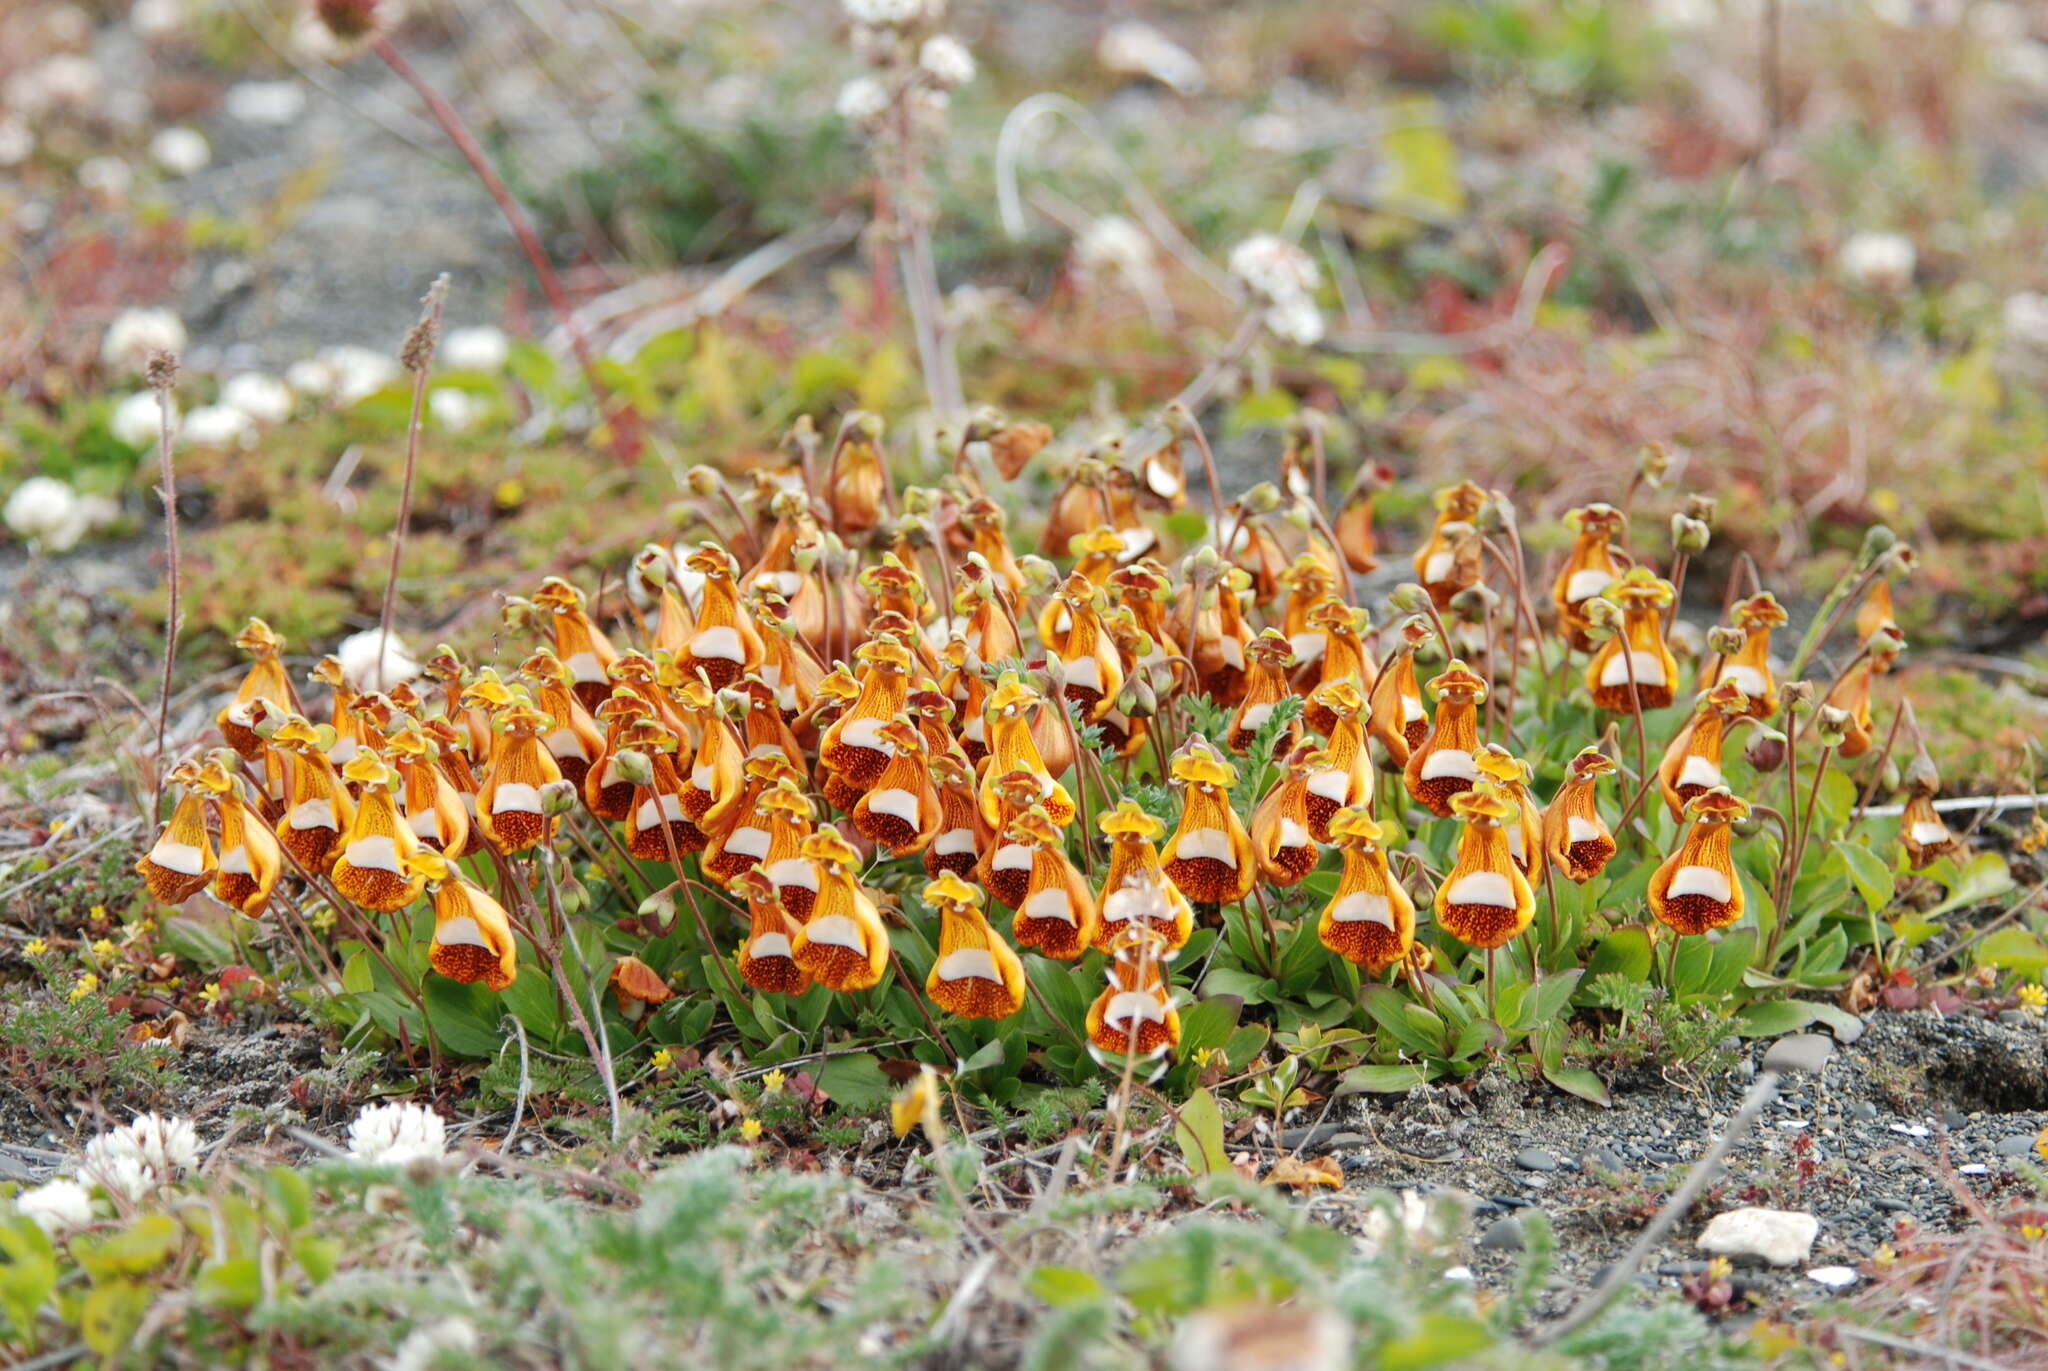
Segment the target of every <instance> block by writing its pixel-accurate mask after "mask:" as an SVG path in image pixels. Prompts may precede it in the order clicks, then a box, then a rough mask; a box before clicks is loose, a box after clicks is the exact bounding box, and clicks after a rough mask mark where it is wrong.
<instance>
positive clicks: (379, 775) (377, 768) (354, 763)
mask: <svg viewBox="0 0 2048 1371" xmlns="http://www.w3.org/2000/svg"><path fill="white" fill-rule="evenodd" d="M341 774H342V775H343V776H345V777H347V778H348V779H349V780H351V781H357V782H360V783H361V784H363V785H372V786H380V787H386V788H388V787H390V786H392V785H395V784H397V782H398V773H397V772H395V771H393V770H392V769H391V768H390V767H388V766H386V765H385V764H384V759H383V758H382V757H380V756H378V755H377V753H376V752H375V751H373V750H372V749H370V748H367V747H366V748H362V749H360V750H359V751H358V752H357V753H356V755H355V756H353V757H351V758H349V759H348V764H347V765H346V766H344V767H342V769H341Z"/></svg>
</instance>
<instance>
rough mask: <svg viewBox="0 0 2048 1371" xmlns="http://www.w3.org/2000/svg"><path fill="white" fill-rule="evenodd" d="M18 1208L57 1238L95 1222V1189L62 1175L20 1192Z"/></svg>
mask: <svg viewBox="0 0 2048 1371" xmlns="http://www.w3.org/2000/svg"><path fill="white" fill-rule="evenodd" d="M14 1208H15V1211H16V1212H17V1213H19V1214H22V1215H23V1216H25V1217H27V1218H31V1219H34V1220H35V1221H36V1224H37V1225H38V1226H39V1227H40V1228H41V1229H42V1230H43V1231H44V1232H45V1233H48V1234H49V1235H50V1236H51V1237H53V1238H54V1237H57V1236H59V1235H61V1234H64V1233H68V1232H70V1231H71V1230H72V1229H74V1228H83V1227H85V1226H86V1225H87V1224H89V1223H91V1222H92V1192H91V1191H90V1190H87V1189H86V1188H85V1187H84V1186H82V1185H80V1184H79V1183H78V1182H77V1181H74V1180H67V1179H65V1178H63V1177H59V1178H58V1179H56V1180H53V1181H45V1182H43V1183H42V1184H41V1185H39V1186H36V1187H35V1188H34V1189H32V1190H24V1191H22V1192H21V1193H20V1194H19V1195H16V1196H15V1197H14Z"/></svg>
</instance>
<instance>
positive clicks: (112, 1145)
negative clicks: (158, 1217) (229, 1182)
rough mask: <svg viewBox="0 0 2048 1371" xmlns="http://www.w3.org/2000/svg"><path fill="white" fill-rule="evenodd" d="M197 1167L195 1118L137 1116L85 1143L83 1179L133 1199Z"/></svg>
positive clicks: (81, 1167)
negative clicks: (193, 1125) (129, 1121)
mask: <svg viewBox="0 0 2048 1371" xmlns="http://www.w3.org/2000/svg"><path fill="white" fill-rule="evenodd" d="M198 1164H199V1135H198V1133H196V1132H195V1131H194V1130H193V1127H192V1123H191V1120H189V1119H179V1118H166V1117H164V1116H163V1115H160V1114H154V1113H151V1114H138V1115H136V1116H135V1119H134V1121H133V1122H131V1123H129V1124H127V1125H126V1126H125V1127H121V1128H116V1129H112V1130H110V1131H109V1132H106V1133H102V1134H101V1135H100V1136H99V1137H97V1138H94V1139H93V1140H92V1141H91V1142H89V1143H87V1144H86V1145H85V1161H84V1163H83V1164H82V1165H81V1166H80V1167H79V1175H80V1176H81V1177H83V1178H84V1179H85V1180H87V1181H91V1182H93V1183H95V1184H97V1185H100V1186H102V1187H104V1188H105V1190H106V1192H107V1193H108V1194H109V1195H116V1196H119V1197H121V1198H123V1199H126V1200H130V1201H134V1200H139V1199H141V1198H142V1197H143V1196H144V1195H146V1194H148V1193H149V1192H150V1191H152V1190H155V1189H157V1188H159V1187H161V1186H165V1185H169V1184H170V1183H171V1182H172V1181H175V1180H176V1179H177V1178H178V1173H179V1172H181V1171H189V1170H190V1169H192V1168H193V1167H195V1166H197V1165H198Z"/></svg>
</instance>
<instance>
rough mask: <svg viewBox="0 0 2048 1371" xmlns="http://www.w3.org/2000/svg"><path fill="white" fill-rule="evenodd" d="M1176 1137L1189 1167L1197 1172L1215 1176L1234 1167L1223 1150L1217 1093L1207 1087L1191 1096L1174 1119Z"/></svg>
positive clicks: (1175, 1139) (1198, 1174)
mask: <svg viewBox="0 0 2048 1371" xmlns="http://www.w3.org/2000/svg"><path fill="white" fill-rule="evenodd" d="M1173 1140H1174V1141H1175V1142H1176V1143H1179V1144H1180V1154H1181V1156H1183V1157H1185V1158H1186V1159H1187V1163H1188V1170H1190V1171H1192V1172H1194V1173H1195V1174H1196V1175H1197V1176H1213V1175H1216V1174H1217V1173H1219V1172H1223V1171H1228V1170H1229V1169H1230V1155H1229V1154H1228V1153H1227V1152H1225V1151H1224V1150H1223V1111H1222V1110H1221V1109H1219V1108H1218V1107H1217V1105H1216V1097H1215V1096H1214V1095H1212V1094H1210V1093H1209V1092H1208V1091H1207V1090H1206V1089H1203V1090H1197V1091H1196V1092H1195V1093H1194V1094H1192V1095H1190V1096H1188V1101H1187V1103H1186V1104H1184V1105H1182V1106H1181V1107H1180V1116H1179V1118H1178V1119H1176V1120H1175V1121H1174V1125H1173Z"/></svg>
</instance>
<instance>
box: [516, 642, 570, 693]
mask: <svg viewBox="0 0 2048 1371" xmlns="http://www.w3.org/2000/svg"><path fill="white" fill-rule="evenodd" d="M519 674H520V675H522V676H527V677H531V678H532V679H533V680H535V681H545V682H552V683H553V684H555V685H559V686H567V685H569V684H570V683H571V681H572V680H573V679H574V678H573V677H572V676H571V675H570V674H569V664H568V663H567V662H564V661H563V660H562V659H561V658H560V657H557V656H556V655H555V651H554V649H553V648H549V647H543V648H541V649H539V650H538V651H536V652H535V653H534V654H533V655H532V656H530V657H528V658H527V659H526V660H525V661H523V662H521V663H520V664H519Z"/></svg>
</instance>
